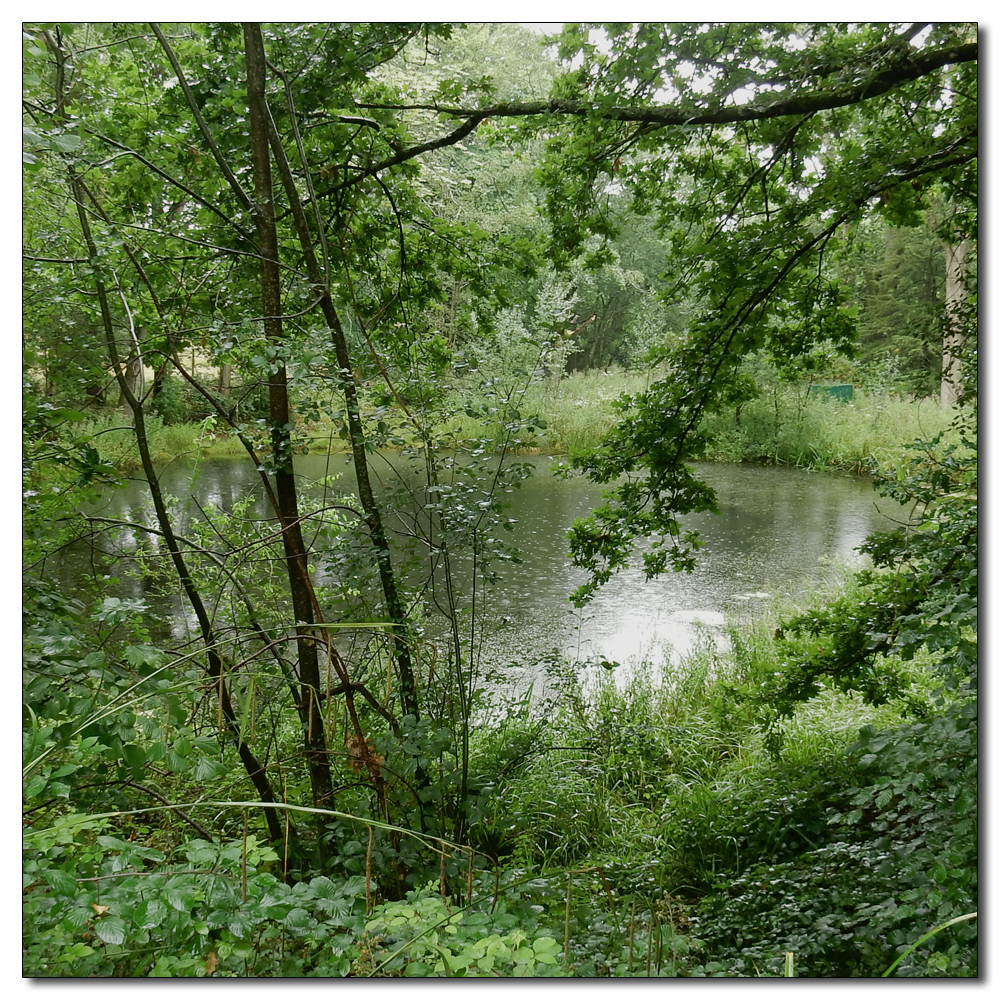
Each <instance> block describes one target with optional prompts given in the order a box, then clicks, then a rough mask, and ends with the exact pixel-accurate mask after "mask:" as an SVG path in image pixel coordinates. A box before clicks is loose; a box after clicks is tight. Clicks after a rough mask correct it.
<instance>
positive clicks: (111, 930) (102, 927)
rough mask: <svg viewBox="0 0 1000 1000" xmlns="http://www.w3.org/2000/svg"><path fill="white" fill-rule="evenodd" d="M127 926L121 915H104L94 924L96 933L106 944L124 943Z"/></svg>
mask: <svg viewBox="0 0 1000 1000" xmlns="http://www.w3.org/2000/svg"><path fill="white" fill-rule="evenodd" d="M126 931H127V927H126V925H125V921H124V920H122V918H121V917H112V916H104V917H101V918H100V919H99V920H97V921H96V922H95V924H94V933H95V934H96V935H97V936H98V937H99V938H100V939H101V940H102V941H103V942H104V943H105V944H124V943H125V934H126Z"/></svg>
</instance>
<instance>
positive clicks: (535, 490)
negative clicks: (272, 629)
mask: <svg viewBox="0 0 1000 1000" xmlns="http://www.w3.org/2000/svg"><path fill="white" fill-rule="evenodd" d="M518 461H526V462H527V463H528V464H529V465H530V466H531V467H532V472H533V474H532V475H530V476H529V477H528V478H527V479H525V480H524V481H523V483H522V484H521V486H520V488H519V489H515V490H513V491H512V492H510V493H509V494H507V496H506V499H507V501H508V502H509V508H508V511H507V513H508V515H509V516H510V517H511V518H512V519H513V520H514V522H515V525H514V531H513V532H512V533H511V534H510V535H509V536H508V535H506V534H505V535H504V538H505V541H508V542H509V543H510V544H512V545H513V546H515V547H516V548H517V549H518V550H519V551H520V557H521V561H520V562H519V563H517V564H505V565H503V567H502V570H501V572H500V573H499V577H498V580H497V582H496V583H495V584H493V585H490V586H488V587H485V588H484V587H482V586H480V587H478V588H477V593H476V609H477V615H478V616H479V618H478V620H479V623H480V624H479V627H478V628H479V638H478V640H477V643H478V654H479V656H480V657H481V659H482V662H483V663H489V664H493V665H500V664H503V665H505V666H506V667H507V668H508V677H509V680H510V682H511V683H513V684H517V683H518V682H519V681H520V682H522V683H524V684H527V683H532V682H535V681H536V680H538V679H539V677H538V674H537V668H536V667H535V666H533V664H534V663H535V661H537V660H538V659H539V658H540V657H544V656H545V655H546V654H549V653H552V652H558V653H560V654H562V655H564V656H566V657H569V658H570V659H572V660H575V661H578V662H580V663H588V662H589V663H591V664H592V663H594V662H596V661H598V660H599V659H602V658H604V659H607V660H611V661H617V662H619V663H622V664H625V663H627V662H628V661H629V660H630V659H632V658H636V657H641V656H643V655H647V654H649V655H653V656H658V655H660V654H661V653H662V652H663V651H665V650H666V651H672V655H679V654H681V653H684V652H685V651H687V650H688V649H690V647H691V646H692V644H693V643H694V642H695V641H697V639H698V638H699V636H705V635H713V634H714V635H715V636H717V637H721V635H722V631H721V626H722V625H723V623H724V621H725V619H726V618H729V619H733V618H745V617H747V616H752V615H753V614H755V613H760V611H761V610H762V608H763V607H764V603H765V602H768V601H769V600H770V599H771V598H772V597H774V596H789V597H795V596H802V595H805V594H808V593H809V592H810V591H813V590H815V588H816V587H817V585H818V584H820V583H822V582H824V581H825V580H826V579H827V578H833V577H834V574H835V571H836V570H837V569H838V568H840V567H843V566H853V565H859V564H860V559H861V557H860V556H859V555H858V553H857V552H856V548H857V546H858V545H860V544H861V543H862V541H863V540H864V539H865V537H866V536H867V535H868V534H869V533H870V532H872V531H874V530H888V529H889V528H891V527H892V526H893V522H898V521H901V520H905V511H904V510H903V509H902V508H900V507H899V506H898V505H896V504H895V503H893V502H892V501H889V500H886V499H884V498H880V497H878V496H877V495H876V494H875V493H874V492H873V490H872V488H871V485H870V483H869V482H868V481H867V480H865V479H861V478H852V477H849V476H844V475H830V474H816V473H808V472H804V471H801V470H796V469H788V468H780V467H759V466H749V465H715V464H706V465H699V466H697V470H698V473H699V474H700V475H701V476H702V477H703V478H704V479H705V480H706V481H707V482H708V483H709V484H710V485H711V486H712V487H713V488H714V489H715V490H716V491H717V493H718V497H719V508H720V510H719V513H718V514H716V515H712V514H699V515H689V516H687V517H685V518H684V519H683V524H684V527H685V528H695V529H697V530H698V531H699V532H700V533H701V535H702V538H703V541H704V547H703V548H702V550H701V551H700V552H699V554H698V565H697V568H696V569H695V570H694V572H692V573H690V574H679V573H671V574H667V575H665V576H663V577H660V578H658V579H655V580H652V581H647V580H645V578H644V576H643V574H642V572H641V570H640V569H636V568H633V569H629V570H626V571H624V572H622V573H620V574H618V575H617V576H616V577H614V578H613V579H612V580H611V582H610V583H609V584H607V585H606V586H605V587H604V588H603V589H602V590H601V591H599V593H598V594H597V596H596V597H595V598H594V600H593V601H592V602H591V603H590V604H589V605H588V606H587V607H586V608H584V609H576V608H574V607H573V606H572V605H571V604H570V602H569V600H568V595H569V594H570V593H571V592H572V591H573V589H574V588H575V587H577V586H578V585H579V584H580V583H582V582H584V579H585V576H584V573H583V571H582V570H579V569H577V568H576V567H574V566H573V565H572V564H571V563H570V562H569V560H568V559H567V557H566V556H567V549H568V545H567V541H566V531H567V529H568V528H569V527H570V525H571V523H572V522H573V520H574V519H575V518H578V517H581V516H584V515H586V514H587V513H589V511H590V510H591V509H592V507H593V506H594V505H595V503H598V502H599V501H600V488H599V487H597V486H595V485H594V484H593V483H590V482H589V481H587V480H585V479H581V478H563V477H560V476H557V475H554V474H553V470H554V468H555V467H556V466H557V465H558V464H560V463H559V460H558V459H552V458H548V457H532V458H530V459H518ZM404 465H405V463H403V462H402V460H401V459H400V458H399V456H390V457H379V456H375V458H374V461H373V469H374V471H375V473H376V474H377V476H378V478H379V480H380V481H382V482H384V483H386V484H389V483H392V482H396V483H398V482H400V481H403V482H404V483H406V482H409V483H410V485H413V482H414V479H413V476H414V475H415V473H412V472H409V471H407V470H406V469H404V468H402V466H404ZM296 472H297V473H298V474H299V475H300V477H301V480H302V482H303V484H304V486H305V488H306V492H310V491H311V492H313V493H314V494H318V493H320V492H321V493H322V494H323V495H324V496H326V497H330V496H331V495H333V496H336V495H340V494H343V493H351V492H353V480H352V475H351V466H350V463H349V461H348V460H347V458H346V456H343V455H333V456H316V455H311V456H303V457H299V458H297V459H296ZM330 476H334V477H336V479H335V480H334V483H333V485H330V482H329V479H328V477H330ZM324 479H326V483H327V484H326V485H325V486H321V485H320V482H321V481H322V480H324ZM161 481H162V485H163V489H164V491H165V492H166V493H168V494H170V495H172V496H174V497H177V498H180V499H181V500H182V501H186V499H187V498H192V497H193V498H194V499H195V500H196V501H197V503H198V504H200V505H201V506H202V508H203V509H208V508H211V507H216V508H222V509H227V510H228V509H231V508H232V506H233V504H234V503H236V502H237V501H239V500H240V499H241V498H244V497H247V496H255V497H257V500H256V501H255V503H254V504H253V506H252V508H251V512H252V513H251V516H255V517H266V516H267V510H266V508H265V506H264V503H263V500H262V499H261V498H260V494H261V485H260V480H259V476H258V474H257V473H256V472H255V471H254V468H253V466H252V465H251V463H249V462H247V461H243V460H238V459H221V460H206V461H201V462H199V463H198V464H197V466H193V465H186V464H183V463H181V462H176V461H175V462H173V463H171V464H170V465H168V466H166V467H165V468H164V469H163V470H162V472H161ZM100 508H101V509H100V513H101V514H102V516H106V517H113V518H121V519H122V520H126V521H135V522H140V523H146V524H151V523H153V522H152V516H151V504H150V502H149V496H148V490H147V489H146V485H145V482H144V481H142V480H133V481H131V482H129V483H128V484H127V485H126V486H124V487H123V488H121V489H118V490H115V491H112V492H111V493H109V495H108V496H107V497H106V499H105V501H104V502H103V503H102V504H101V505H100ZM198 516H200V515H199V513H198V510H197V506H196V505H195V504H193V503H191V504H187V506H186V508H185V513H184V516H183V518H182V523H181V525H180V529H179V530H180V533H181V534H183V533H184V530H185V522H186V521H187V520H188V519H190V518H192V517H198ZM135 541H136V533H135V532H129V531H123V532H121V533H120V534H119V536H118V538H117V540H116V542H115V547H116V548H118V549H119V550H120V551H124V552H127V551H128V550H129V549H130V548H132V547H134V545H135ZM84 558H89V557H85V556H84V555H83V554H82V553H77V556H76V558H75V559H74V560H73V561H72V562H71V563H67V564H66V565H65V566H64V568H63V572H64V573H69V574H71V575H72V574H73V573H76V572H84V571H86V570H85V568H84V566H83V565H82V564H81V563H80V562H79V560H81V559H84ZM456 570H457V572H456V576H457V578H458V586H459V587H460V588H462V587H465V588H468V587H469V581H470V579H471V577H472V573H471V564H470V562H469V561H468V560H465V561H464V563H463V561H462V560H461V559H459V560H458V561H457V564H456ZM120 587H121V590H120V592H121V593H122V594H123V595H124V594H130V595H132V596H140V595H141V594H143V588H142V587H141V582H140V581H131V582H130V581H128V580H123V581H122V584H121V585H120ZM143 596H148V595H145V594H143ZM151 603H152V604H153V606H154V609H155V610H156V611H157V612H158V613H159V614H161V615H163V616H164V617H165V618H166V619H167V620H169V622H170V625H169V631H170V635H171V636H172V637H173V638H174V639H182V638H183V637H185V635H186V634H187V633H188V632H189V631H191V630H192V627H193V619H192V617H191V616H190V613H189V611H188V610H187V609H186V608H185V606H184V604H183V601H182V599H181V597H180V596H179V595H177V596H175V597H172V598H166V599H164V598H160V599H159V600H156V601H152V602H151ZM425 628H426V631H427V634H428V636H429V637H430V638H432V639H433V638H434V636H435V635H436V634H441V633H442V629H443V626H442V625H441V623H440V621H435V618H434V615H433V612H431V613H430V615H429V617H428V619H427V622H426V626H425Z"/></svg>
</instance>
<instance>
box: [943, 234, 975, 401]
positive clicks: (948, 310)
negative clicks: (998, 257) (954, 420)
mask: <svg viewBox="0 0 1000 1000" xmlns="http://www.w3.org/2000/svg"><path fill="white" fill-rule="evenodd" d="M968 253H969V241H968V240H962V242H961V243H957V244H956V243H945V245H944V254H945V268H946V270H945V283H944V315H945V334H944V347H943V351H942V355H941V405H942V406H945V407H952V406H954V405H955V404H956V403H957V402H958V400H959V398H960V397H961V395H962V360H961V353H962V345H963V344H964V342H965V337H964V336H963V334H962V330H961V323H962V306H963V305H964V304H965V262H966V258H967V257H968Z"/></svg>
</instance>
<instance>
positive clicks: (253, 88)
mask: <svg viewBox="0 0 1000 1000" xmlns="http://www.w3.org/2000/svg"><path fill="white" fill-rule="evenodd" d="M243 39H244V48H245V51H246V72H247V101H248V103H249V106H250V146H251V152H252V158H253V178H254V192H253V206H252V207H251V210H250V211H251V214H252V215H253V216H254V218H255V220H256V223H257V241H258V245H259V247H260V255H261V257H260V287H261V307H262V315H263V317H264V320H263V323H264V334H265V336H266V337H267V338H268V340H270V341H271V342H272V343H274V344H281V343H283V341H284V331H283V327H282V320H281V275H280V271H279V267H278V230H277V224H276V222H275V214H274V193H273V186H272V182H271V159H270V150H269V143H268V121H269V118H270V112H269V110H268V107H267V99H266V95H265V89H264V88H265V83H266V79H267V65H266V61H265V54H264V36H263V34H262V32H261V28H260V24H259V23H257V22H246V23H244V25H243ZM268 394H269V401H270V422H271V450H272V460H273V462H274V486H275V495H276V497H277V501H278V512H277V513H278V518H279V522H280V525H281V538H282V542H283V544H284V550H285V565H286V568H287V572H288V584H289V589H290V591H291V595H292V608H293V612H294V615H295V631H296V634H297V643H296V647H297V651H298V661H299V662H298V673H299V681H300V690H301V692H302V698H301V702H300V704H299V705H298V706H297V707H298V711H299V717H300V719H301V721H302V725H303V729H304V730H305V732H304V733H303V738H304V741H305V755H306V761H307V763H308V767H309V780H310V784H311V787H312V794H313V804H314V805H316V806H325V805H328V799H329V798H330V796H331V795H332V792H333V790H332V785H331V781H330V766H329V761H328V759H327V749H326V734H325V732H324V724H323V714H322V710H321V700H320V691H321V689H322V687H321V683H322V678H321V675H320V669H319V652H318V648H317V630H316V629H315V628H313V627H312V626H314V625H315V623H316V622H317V621H321V620H322V618H318V617H317V615H318V614H319V609H318V608H317V607H316V606H315V594H314V591H313V587H312V584H311V580H310V578H309V567H308V560H307V556H306V547H305V543H304V540H303V537H302V528H301V524H300V520H299V507H298V489H297V487H296V483H295V475H294V473H293V471H292V442H291V429H292V416H291V406H290V403H289V398H288V373H287V371H286V369H285V366H284V365H282V366H281V367H280V368H279V369H278V371H277V372H275V373H274V374H273V375H271V377H270V380H269V383H268ZM320 847H321V851H322V839H321V840H320Z"/></svg>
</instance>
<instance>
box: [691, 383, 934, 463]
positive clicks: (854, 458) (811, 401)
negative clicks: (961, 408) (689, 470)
mask: <svg viewBox="0 0 1000 1000" xmlns="http://www.w3.org/2000/svg"><path fill="white" fill-rule="evenodd" d="M803 393H804V387H801V388H799V389H796V388H794V387H782V388H780V389H775V390H772V392H771V393H769V394H768V395H767V396H765V397H761V398H759V399H756V400H754V401H753V402H751V403H748V404H747V405H746V406H745V407H744V408H743V410H742V412H741V413H740V414H739V416H737V415H736V414H735V413H729V414H726V415H718V414H713V415H711V416H709V417H708V418H707V419H706V421H705V423H704V429H705V430H706V431H707V432H708V433H709V434H710V435H711V437H712V438H713V442H712V444H711V446H710V448H709V451H708V454H707V455H706V456H705V458H706V460H707V461H711V462H764V463H768V464H776V465H792V466H798V467H800V468H808V469H817V470H821V469H837V470H844V471H848V472H853V473H859V472H863V471H865V470H866V468H867V459H869V458H874V459H875V460H876V461H877V462H878V464H879V466H880V467H882V468H898V467H899V466H900V465H901V464H902V463H903V462H904V461H905V458H906V445H908V444H909V443H910V442H912V441H914V440H915V439H918V438H920V439H923V440H928V439H929V438H932V437H933V436H934V435H935V434H938V433H940V432H942V431H946V430H947V428H948V425H949V423H950V421H951V419H952V413H951V412H950V411H948V410H944V409H942V408H941V407H940V406H939V405H938V404H937V402H936V401H933V400H909V399H902V398H899V397H892V396H888V395H886V394H874V393H867V392H864V391H857V392H855V394H854V398H853V400H852V401H851V402H849V403H842V402H838V401H837V400H833V399H827V398H824V397H818V396H805V397H803Z"/></svg>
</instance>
